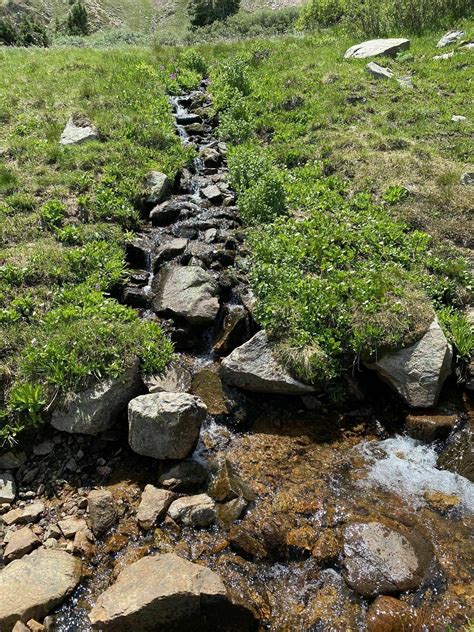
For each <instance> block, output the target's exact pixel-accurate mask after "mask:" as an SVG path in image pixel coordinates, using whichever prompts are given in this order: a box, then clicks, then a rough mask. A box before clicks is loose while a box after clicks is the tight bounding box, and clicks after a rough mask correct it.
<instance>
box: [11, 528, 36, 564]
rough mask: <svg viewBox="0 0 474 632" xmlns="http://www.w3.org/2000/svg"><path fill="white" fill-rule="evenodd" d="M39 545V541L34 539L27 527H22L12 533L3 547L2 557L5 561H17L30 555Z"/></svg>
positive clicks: (34, 536)
mask: <svg viewBox="0 0 474 632" xmlns="http://www.w3.org/2000/svg"><path fill="white" fill-rule="evenodd" d="M40 544H41V540H40V539H39V538H37V537H36V535H35V534H34V533H33V531H32V530H31V529H30V528H29V527H23V528H22V529H18V531H14V532H13V533H12V535H11V536H10V539H9V540H8V544H7V546H6V547H5V551H4V553H3V557H4V558H5V559H6V560H7V561H11V560H17V559H19V558H20V557H23V555H26V554H27V553H30V552H31V551H32V550H33V549H34V548H36V547H37V546H39V545H40Z"/></svg>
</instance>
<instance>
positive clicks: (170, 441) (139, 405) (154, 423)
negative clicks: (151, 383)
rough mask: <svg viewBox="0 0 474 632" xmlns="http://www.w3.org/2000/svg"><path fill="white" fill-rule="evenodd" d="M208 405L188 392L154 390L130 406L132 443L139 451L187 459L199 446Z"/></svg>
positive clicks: (165, 457)
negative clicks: (154, 391)
mask: <svg viewBox="0 0 474 632" xmlns="http://www.w3.org/2000/svg"><path fill="white" fill-rule="evenodd" d="M206 412H207V409H206V406H205V405H204V403H203V402H202V401H201V400H200V399H199V397H196V396H194V395H189V394H188V393H152V394H150V395H142V396H140V397H137V398H135V399H134V400H132V401H131V402H130V404H129V406H128V424H129V435H128V438H129V443H130V447H131V448H132V450H133V451H134V452H137V454H141V455H143V456H151V457H153V458H155V459H184V458H186V457H187V456H188V455H189V454H190V453H191V452H192V451H193V450H194V448H195V447H196V444H197V441H198V438H199V430H200V428H201V423H202V422H203V420H204V418H205V416H206Z"/></svg>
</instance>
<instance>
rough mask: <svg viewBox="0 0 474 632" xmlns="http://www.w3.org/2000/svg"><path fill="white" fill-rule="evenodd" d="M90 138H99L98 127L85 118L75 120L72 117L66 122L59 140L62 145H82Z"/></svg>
mask: <svg viewBox="0 0 474 632" xmlns="http://www.w3.org/2000/svg"><path fill="white" fill-rule="evenodd" d="M89 140H99V133H98V131H97V130H96V128H95V127H94V126H93V125H92V123H90V121H87V120H85V119H83V120H74V118H73V117H72V116H71V118H70V119H69V120H68V122H67V123H66V127H65V128H64V130H63V133H62V134H61V138H60V140H59V144H60V145H80V144H81V143H86V142H87V141H89Z"/></svg>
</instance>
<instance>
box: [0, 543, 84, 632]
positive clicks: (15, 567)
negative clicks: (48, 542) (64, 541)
mask: <svg viewBox="0 0 474 632" xmlns="http://www.w3.org/2000/svg"><path fill="white" fill-rule="evenodd" d="M80 579H81V562H80V561H79V560H78V559H77V558H75V557H73V556H72V555H69V554H68V553H66V552H65V551H56V550H51V549H49V550H48V549H44V548H41V549H38V550H36V551H34V552H33V553H31V554H30V555H27V556H25V557H23V558H22V559H21V560H16V561H14V562H12V563H11V564H9V565H8V566H7V567H6V568H5V569H3V570H2V571H0V630H9V629H10V628H11V627H12V626H13V625H14V624H15V622H16V621H18V620H21V621H28V620H29V619H31V618H35V619H39V620H42V619H43V618H44V617H45V616H46V615H47V614H48V612H50V610H52V609H53V608H54V607H55V606H57V605H58V604H59V603H61V601H62V600H63V599H64V598H65V597H66V596H67V595H69V593H71V592H72V590H73V589H74V588H75V586H76V585H77V584H78V583H79V580H80Z"/></svg>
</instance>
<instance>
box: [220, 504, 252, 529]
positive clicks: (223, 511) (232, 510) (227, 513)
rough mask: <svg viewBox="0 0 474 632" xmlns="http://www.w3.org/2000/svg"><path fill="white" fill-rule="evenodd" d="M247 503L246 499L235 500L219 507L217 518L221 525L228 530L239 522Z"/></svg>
mask: <svg viewBox="0 0 474 632" xmlns="http://www.w3.org/2000/svg"><path fill="white" fill-rule="evenodd" d="M246 508H247V501H246V500H245V499H244V498H234V499H233V500H229V502H226V503H223V504H222V505H218V506H217V517H218V520H219V522H220V524H221V525H223V526H224V528H226V529H228V528H229V527H230V525H231V524H232V523H233V522H235V521H236V520H238V519H239V518H240V517H241V516H242V514H243V513H244V511H245V509H246Z"/></svg>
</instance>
